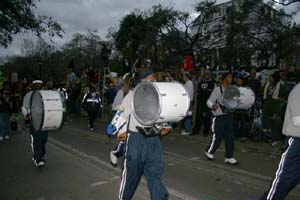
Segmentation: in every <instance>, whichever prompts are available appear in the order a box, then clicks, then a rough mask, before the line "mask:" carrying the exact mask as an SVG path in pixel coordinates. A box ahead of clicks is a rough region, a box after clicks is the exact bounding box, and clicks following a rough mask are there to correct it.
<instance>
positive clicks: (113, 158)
mask: <svg viewBox="0 0 300 200" xmlns="http://www.w3.org/2000/svg"><path fill="white" fill-rule="evenodd" d="M110 164H111V165H112V166H113V167H117V164H118V158H117V156H115V154H114V153H113V152H112V151H111V152H110Z"/></svg>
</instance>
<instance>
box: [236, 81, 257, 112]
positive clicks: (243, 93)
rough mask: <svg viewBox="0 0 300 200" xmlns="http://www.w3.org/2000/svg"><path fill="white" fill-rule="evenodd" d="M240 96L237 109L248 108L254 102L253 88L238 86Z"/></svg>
mask: <svg viewBox="0 0 300 200" xmlns="http://www.w3.org/2000/svg"><path fill="white" fill-rule="evenodd" d="M239 91H240V97H239V103H238V106H237V109H242V110H248V109H249V108H251V107H252V106H253V104H254V102H255V94H254V92H253V90H251V89H250V88H247V87H239Z"/></svg>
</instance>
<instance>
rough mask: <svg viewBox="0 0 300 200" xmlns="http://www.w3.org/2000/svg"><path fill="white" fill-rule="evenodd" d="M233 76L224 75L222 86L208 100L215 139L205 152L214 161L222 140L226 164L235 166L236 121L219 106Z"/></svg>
mask: <svg viewBox="0 0 300 200" xmlns="http://www.w3.org/2000/svg"><path fill="white" fill-rule="evenodd" d="M231 83H232V75H231V74H229V73H226V74H223V75H222V84H221V85H220V86H219V87H215V89H214V90H213V91H212V93H211V95H210V97H209V99H208V100H207V106H208V107H209V108H210V109H211V110H212V114H213V115H214V118H213V120H212V132H213V138H212V140H211V142H210V144H209V145H208V146H207V148H206V150H205V152H204V153H205V156H206V157H207V159H209V160H213V159H214V155H213V154H214V153H215V151H216V150H217V149H218V147H219V145H220V144H221V141H222V139H223V138H224V140H225V147H226V152H225V163H228V164H231V165H235V164H237V163H238V162H237V160H236V159H235V158H234V157H233V151H234V121H233V114H232V113H224V112H223V110H222V108H221V107H220V105H219V102H221V101H222V96H223V92H224V91H225V89H226V88H227V87H228V86H229V85H231Z"/></svg>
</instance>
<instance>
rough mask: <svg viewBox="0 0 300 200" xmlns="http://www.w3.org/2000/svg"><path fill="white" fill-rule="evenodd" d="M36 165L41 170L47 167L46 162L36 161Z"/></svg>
mask: <svg viewBox="0 0 300 200" xmlns="http://www.w3.org/2000/svg"><path fill="white" fill-rule="evenodd" d="M34 164H35V166H36V167H38V168H40V167H44V166H45V162H44V161H42V160H41V161H39V162H37V161H36V160H35V161H34Z"/></svg>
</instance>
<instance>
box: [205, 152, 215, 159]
mask: <svg viewBox="0 0 300 200" xmlns="http://www.w3.org/2000/svg"><path fill="white" fill-rule="evenodd" d="M204 153H205V156H206V158H207V159H208V160H213V159H214V154H211V153H208V152H206V151H204Z"/></svg>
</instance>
